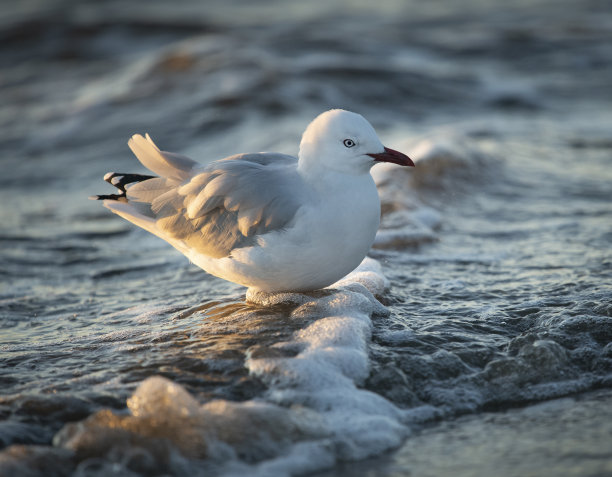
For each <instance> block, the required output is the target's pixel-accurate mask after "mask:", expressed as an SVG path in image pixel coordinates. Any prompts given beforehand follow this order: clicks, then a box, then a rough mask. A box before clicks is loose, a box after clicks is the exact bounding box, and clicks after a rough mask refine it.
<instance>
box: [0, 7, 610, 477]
mask: <svg viewBox="0 0 612 477" xmlns="http://www.w3.org/2000/svg"><path fill="white" fill-rule="evenodd" d="M0 12H1V14H0V38H1V39H2V44H3V48H2V49H1V50H0V161H1V164H2V174H0V186H1V187H0V199H1V200H0V217H1V220H0V243H1V246H0V276H1V279H2V281H1V283H0V447H1V449H2V450H0V475H2V476H4V475H6V476H22V475H23V476H108V475H118V476H130V477H131V476H148V475H176V476H182V475H222V476H233V475H236V476H237V475H253V476H293V475H312V476H318V477H330V476H333V475H341V476H381V477H382V476H384V477H387V476H404V475H411V476H458V475H465V476H471V475H473V476H480V475H492V474H495V475H500V476H515V475H516V476H519V475H520V476H524V475H534V476H536V475H537V476H545V475H555V476H560V475H566V476H603V475H612V429H611V427H610V423H611V422H612V421H611V420H610V418H611V416H610V409H612V318H611V316H612V286H611V285H612V267H611V264H612V247H611V245H612V185H611V184H612V167H611V162H612V88H611V87H610V85H611V84H612V49H611V48H610V45H611V44H612V8H611V7H610V5H609V4H608V2H603V1H595V0H587V1H582V2H572V1H569V0H567V1H564V0H559V1H546V0H535V1H518V2H511V4H509V5H505V4H501V3H500V2H493V1H487V0H468V1H465V2H451V1H439V2H409V1H407V2H402V1H391V0H389V1H382V2H377V3H376V5H370V3H369V2H362V1H359V0H352V1H349V0H347V1H343V2H324V1H314V2H299V3H298V2H276V1H273V0H268V1H263V2H257V4H255V3H252V4H251V3H246V2H245V3H242V2H221V1H218V2H206V4H204V3H201V2H196V1H185V2H181V3H177V2H173V3H167V2H157V1H152V2H146V3H144V2H129V3H128V2H119V1H102V2H100V1H88V0H86V1H79V2H77V1H61V0H55V1H49V0H47V1H44V2H43V1H35V0H33V1H30V2H21V3H19V4H15V5H9V4H6V5H3V6H1V7H0ZM334 107H341V108H345V109H349V110H352V111H355V112H359V113H361V114H362V115H364V116H365V117H366V118H367V119H369V120H370V122H371V123H372V124H373V125H374V127H375V128H376V129H377V131H378V133H379V136H380V137H381V139H382V141H383V143H385V144H386V145H387V146H389V147H392V148H394V149H398V150H401V151H403V152H406V153H408V154H409V155H410V156H411V157H412V158H413V159H414V160H415V161H416V163H417V167H416V168H414V169H412V168H411V169H410V170H406V169H400V168H397V167H393V166H389V167H386V166H383V165H378V166H376V167H375V168H374V169H373V175H374V176H375V179H376V181H377V184H378V186H379V192H380V195H381V202H382V213H383V216H382V225H381V230H380V231H379V234H378V235H377V239H376V242H375V244H374V246H373V248H372V250H371V253H370V254H369V257H368V258H367V259H366V260H365V261H364V262H363V263H362V265H361V266H360V267H359V268H358V269H357V270H356V271H355V272H353V273H352V274H351V275H349V276H348V277H346V278H345V279H343V280H342V281H341V282H339V283H338V284H336V285H334V286H332V287H330V288H328V289H325V290H320V291H316V292H312V293H308V294H282V295H276V296H264V295H255V294H249V295H247V294H246V289H244V288H242V287H239V286H237V285H233V284H231V283H227V282H224V281H222V280H219V279H217V278H215V277H212V276H209V275H207V274H206V273H204V272H203V271H201V270H199V269H198V268H196V267H195V266H193V265H191V264H189V262H188V261H187V260H186V259H185V258H184V257H183V256H182V255H180V254H179V253H178V252H176V251H175V250H174V249H173V248H172V247H170V246H169V245H167V244H165V243H164V242H163V241H161V240H160V239H157V238H156V237H153V236H151V235H149V234H147V233H146V232H144V231H142V230H139V229H137V228H136V227H134V226H132V225H130V224H128V223H126V222H125V221H123V220H122V219H120V218H118V217H116V216H115V215H113V214H111V213H110V212H108V211H107V210H106V209H104V208H102V207H101V205H100V203H96V202H92V201H87V199H86V198H87V196H89V195H91V194H96V193H108V192H109V187H108V186H107V185H105V184H104V183H103V182H102V180H101V178H102V176H103V175H104V173H106V172H107V171H119V172H124V171H133V172H139V171H140V172H143V170H142V169H141V168H140V166H139V164H138V163H137V161H136V159H135V158H133V157H132V156H131V153H130V151H129V149H128V148H127V145H126V141H127V139H128V138H129V137H130V136H131V135H132V134H134V133H144V132H148V133H149V134H151V136H152V137H153V138H154V139H155V141H156V142H157V143H158V144H159V145H160V146H161V147H162V148H163V149H166V150H171V151H177V152H181V153H183V154H187V155H189V156H191V157H193V158H194V159H197V160H200V161H202V162H205V161H208V160H214V159H218V158H221V157H224V156H227V155H230V154H234V153H239V152H247V151H261V150H275V151H279V152H284V153H290V154H296V153H297V145H298V143H299V139H300V135H301V133H302V131H303V130H304V128H305V127H306V125H307V124H308V122H309V121H310V120H312V119H313V118H314V117H315V116H316V115H317V114H319V113H320V112H322V111H325V110H327V109H330V108H334ZM347 240H348V238H347Z"/></svg>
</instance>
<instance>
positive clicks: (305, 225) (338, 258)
mask: <svg viewBox="0 0 612 477" xmlns="http://www.w3.org/2000/svg"><path fill="white" fill-rule="evenodd" d="M128 145H129V147H130V149H131V150H132V152H133V153H134V154H135V155H136V157H137V158H138V160H139V161H140V162H141V163H142V164H143V165H144V166H145V167H146V168H147V169H149V170H151V171H152V172H154V173H155V174H157V175H158V176H159V177H157V176H147V175H140V174H120V173H115V172H109V173H108V174H106V175H105V176H104V180H106V181H107V182H109V183H110V184H112V185H114V186H115V187H116V188H117V189H118V190H119V192H120V193H119V194H111V195H98V196H93V197H92V198H93V199H98V200H103V201H104V206H105V207H107V208H108V209H110V210H111V211H112V212H114V213H116V214H117V215H120V216H121V217H123V218H124V219H126V220H129V221H130V222H132V223H134V224H136V225H138V226H139V227H142V228H143V229H145V230H148V231H149V232H151V233H152V234H155V235H157V236H158V237H160V238H162V239H164V240H165V241H167V242H168V243H170V244H171V245H172V246H173V247H175V248H176V249H177V250H179V251H180V252H182V253H183V254H184V255H186V256H187V257H188V258H189V260H191V261H192V262H193V263H195V264H196V265H198V266H199V267H201V268H203V269H204V270H205V271H207V272H208V273H211V274H213V275H216V276H218V277H221V278H223V279H225V280H229V281H231V282H235V283H239V284H240V285H244V286H246V287H250V288H253V289H254V290H255V291H259V290H261V291H265V292H284V291H297V292H300V291H309V290H316V289H319V288H323V287H326V286H328V285H331V284H332V283H334V282H336V281H337V280H339V279H340V278H342V277H344V276H345V275H346V274H348V273H349V272H351V271H352V270H354V269H355V268H356V267H357V266H358V265H359V264H360V263H361V261H362V260H363V258H364V257H365V256H366V254H367V253H368V251H369V249H370V246H371V245H372V242H373V241H374V237H375V236H376V231H377V230H378V226H379V223H380V201H379V198H378V191H377V190H376V185H375V184H374V180H373V179H372V176H371V175H370V168H371V167H372V166H373V165H374V164H376V162H393V163H395V164H399V165H401V166H414V163H413V162H412V160H411V159H410V158H409V157H408V156H406V155H404V154H402V153H401V152H397V151H394V150H393V149H389V148H386V147H384V146H383V145H382V143H381V142H380V139H378V136H377V135H376V132H375V131H374V128H373V127H372V126H371V125H370V123H369V122H368V121H366V120H365V119H364V118H363V117H362V116H361V115H359V114H356V113H352V112H349V111H344V110H341V109H332V110H330V111H327V112H324V113H322V114H321V115H319V116H318V117H317V118H315V119H314V121H312V122H311V123H310V125H309V126H308V127H307V128H306V131H305V132H304V134H303V136H302V141H301V143H300V150H299V155H298V158H295V157H293V156H289V155H285V154H279V153H268V152H262V153H253V154H238V155H235V156H230V157H227V158H225V159H221V160H217V161H214V162H211V163H209V164H206V165H201V164H199V163H197V162H195V161H193V160H191V159H189V158H188V157H185V156H182V155H179V154H174V153H171V152H166V151H161V150H160V149H159V148H158V147H157V146H156V145H155V143H154V142H153V141H152V140H151V138H150V137H149V135H148V134H147V135H146V137H143V136H141V135H139V134H136V135H134V136H133V137H132V138H131V139H130V141H129V143H128Z"/></svg>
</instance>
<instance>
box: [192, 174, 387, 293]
mask: <svg viewBox="0 0 612 477" xmlns="http://www.w3.org/2000/svg"><path fill="white" fill-rule="evenodd" d="M317 186H318V187H317V189H316V190H313V194H314V196H313V199H312V201H309V202H308V203H307V204H305V205H304V206H303V207H302V208H301V209H300V210H299V211H298V213H297V214H296V216H295V219H294V222H293V224H292V226H291V227H290V228H288V229H287V230H283V231H278V232H273V233H269V234H265V235H262V236H260V237H259V238H258V246H256V247H247V248H242V249H237V250H234V251H233V252H232V254H231V256H230V257H227V258H222V259H215V260H211V259H210V258H208V257H190V258H191V259H192V261H194V263H196V264H197V265H199V266H200V267H202V268H204V269H205V270H208V271H210V272H211V273H214V274H215V275H218V276H221V277H223V278H226V279H228V280H231V281H234V282H237V283H240V284H242V285H245V286H249V287H254V288H259V289H261V290H264V291H281V290H292V291H300V290H313V289H318V288H323V287H325V286H328V285H331V284H332V283H334V282H336V281H337V280H339V279H340V278H342V277H344V276H345V275H346V274H348V273H349V272H351V271H352V270H354V269H355V268H356V267H357V266H358V265H359V264H360V263H361V261H362V260H363V258H364V257H365V255H366V254H367V253H368V251H369V249H370V247H371V245H372V242H373V241H374V237H375V236H376V231H377V230H378V226H379V221H380V202H379V199H378V192H377V190H376V186H375V185H374V181H373V180H372V177H371V176H370V175H369V174H363V175H360V176H357V177H355V176H352V177H350V180H347V178H346V177H344V178H343V177H342V176H339V177H330V178H328V180H327V181H326V183H325V184H318V185H317Z"/></svg>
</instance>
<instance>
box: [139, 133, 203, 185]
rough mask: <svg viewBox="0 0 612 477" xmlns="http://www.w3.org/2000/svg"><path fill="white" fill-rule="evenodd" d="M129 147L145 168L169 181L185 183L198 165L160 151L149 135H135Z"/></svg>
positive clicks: (184, 158)
mask: <svg viewBox="0 0 612 477" xmlns="http://www.w3.org/2000/svg"><path fill="white" fill-rule="evenodd" d="M128 146H129V147H130V149H131V150H132V152H133V153H134V155H135V156H136V157H137V158H138V160H139V161H140V162H141V163H142V165H143V166H145V167H146V168H147V169H149V170H150V171H152V172H154V173H156V174H159V175H160V176H162V177H165V178H167V179H171V180H175V181H179V182H183V181H184V180H185V179H187V178H188V177H189V176H190V175H191V169H193V166H195V165H196V164H197V162H195V161H192V160H191V159H189V158H188V157H185V156H181V155H179V154H172V153H169V152H165V151H160V149H159V148H158V147H157V146H156V145H155V143H154V142H153V140H152V139H151V137H150V136H149V135H148V134H147V135H146V138H145V137H143V136H141V135H140V134H134V135H133V136H132V137H131V139H130V140H129V141H128Z"/></svg>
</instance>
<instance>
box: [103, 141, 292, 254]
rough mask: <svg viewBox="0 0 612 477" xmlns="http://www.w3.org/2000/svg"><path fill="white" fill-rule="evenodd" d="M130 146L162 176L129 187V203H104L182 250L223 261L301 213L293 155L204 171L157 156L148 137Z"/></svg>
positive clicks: (250, 158)
mask: <svg viewBox="0 0 612 477" xmlns="http://www.w3.org/2000/svg"><path fill="white" fill-rule="evenodd" d="M129 145H130V148H131V149H132V151H133V152H134V154H135V155H136V157H138V159H139V160H140V162H141V163H142V164H143V165H144V166H145V167H147V168H148V169H149V170H151V171H153V172H155V173H157V174H159V175H160V177H154V178H149V179H146V180H143V181H141V182H137V183H133V184H129V185H127V186H126V187H125V192H126V194H125V196H126V198H127V202H125V201H116V200H105V201H104V205H105V206H106V207H108V208H109V209H111V210H112V211H113V212H115V213H117V214H119V215H121V216H122V217H124V218H125V219H127V220H129V221H131V222H133V223H135V224H136V225H139V226H140V227H143V228H145V229H146V230H148V231H149V232H152V233H154V234H155V235H158V236H159V237H161V238H163V239H164V240H167V241H168V242H170V243H171V244H172V245H174V246H175V247H176V248H178V249H179V250H182V251H185V250H192V251H196V252H198V253H201V254H205V255H207V256H210V257H214V258H220V257H225V256H228V255H229V254H230V253H231V251H232V250H234V249H235V248H239V247H246V246H251V245H255V244H256V238H257V236H258V235H261V234H265V233H268V232H271V231H275V230H281V229H283V228H285V227H286V226H287V225H288V224H289V223H290V222H291V220H292V219H293V217H294V216H295V214H296V212H297V210H298V208H299V204H300V202H301V201H300V200H299V198H298V197H296V196H295V195H294V192H295V191H296V190H300V188H299V187H297V186H298V182H299V181H300V178H299V176H298V174H297V171H296V164H297V159H296V158H294V157H291V156H287V155H284V154H276V153H259V154H239V155H236V156H231V157H228V158H226V159H223V160H220V161H215V162H212V163H210V164H207V165H205V166H201V165H199V164H198V163H196V162H195V161H192V160H191V159H189V158H187V157H185V156H181V155H178V154H173V153H168V152H165V151H160V150H159V148H157V146H156V145H155V144H154V143H153V141H152V140H151V138H150V137H149V136H148V135H147V137H146V138H145V137H143V136H140V135H135V136H134V137H132V139H131V140H130V142H129ZM144 177H146V176H144Z"/></svg>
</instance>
